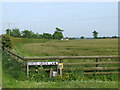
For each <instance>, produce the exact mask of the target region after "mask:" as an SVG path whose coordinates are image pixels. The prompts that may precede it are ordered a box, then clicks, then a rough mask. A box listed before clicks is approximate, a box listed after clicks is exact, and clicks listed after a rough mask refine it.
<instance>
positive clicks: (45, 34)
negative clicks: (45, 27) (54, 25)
mask: <svg viewBox="0 0 120 90" xmlns="http://www.w3.org/2000/svg"><path fill="white" fill-rule="evenodd" d="M43 38H45V39H51V38H52V35H51V34H49V33H43Z"/></svg>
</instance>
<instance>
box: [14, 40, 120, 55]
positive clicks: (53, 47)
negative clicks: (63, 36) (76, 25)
mask: <svg viewBox="0 0 120 90" xmlns="http://www.w3.org/2000/svg"><path fill="white" fill-rule="evenodd" d="M19 43H20V42H19ZM13 51H15V52H17V53H19V54H21V55H22V56H30V57H35V56H96V55H118V39H84V40H68V41H62V40H49V41H46V42H44V43H38V42H36V43H26V42H25V43H20V44H18V43H15V48H14V49H13Z"/></svg>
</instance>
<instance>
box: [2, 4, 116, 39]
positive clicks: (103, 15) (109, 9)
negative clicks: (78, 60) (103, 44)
mask: <svg viewBox="0 0 120 90" xmlns="http://www.w3.org/2000/svg"><path fill="white" fill-rule="evenodd" d="M56 27H59V28H61V29H63V30H64V32H63V35H64V36H65V37H80V36H85V37H93V36H92V35H93V34H92V32H93V31H94V30H96V31H97V32H98V33H99V34H98V36H115V35H117V36H118V3H117V2H3V3H2V33H5V30H6V29H7V28H19V29H20V31H23V30H32V31H33V32H35V33H39V34H42V33H51V34H53V33H54V31H55V28H56Z"/></svg>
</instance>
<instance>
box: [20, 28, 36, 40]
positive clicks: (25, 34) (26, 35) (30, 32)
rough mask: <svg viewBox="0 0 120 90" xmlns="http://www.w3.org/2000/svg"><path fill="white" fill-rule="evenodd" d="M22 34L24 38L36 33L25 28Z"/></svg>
mask: <svg viewBox="0 0 120 90" xmlns="http://www.w3.org/2000/svg"><path fill="white" fill-rule="evenodd" d="M22 34H23V37H24V38H32V36H33V34H34V33H33V32H32V31H28V30H24V31H22Z"/></svg>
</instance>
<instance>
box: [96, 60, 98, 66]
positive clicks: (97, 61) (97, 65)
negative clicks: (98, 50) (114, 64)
mask: <svg viewBox="0 0 120 90" xmlns="http://www.w3.org/2000/svg"><path fill="white" fill-rule="evenodd" d="M97 62H98V58H96V63H97ZM96 67H98V64H96Z"/></svg>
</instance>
